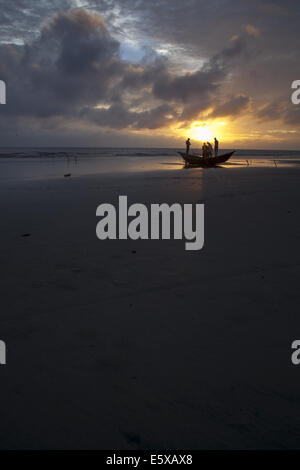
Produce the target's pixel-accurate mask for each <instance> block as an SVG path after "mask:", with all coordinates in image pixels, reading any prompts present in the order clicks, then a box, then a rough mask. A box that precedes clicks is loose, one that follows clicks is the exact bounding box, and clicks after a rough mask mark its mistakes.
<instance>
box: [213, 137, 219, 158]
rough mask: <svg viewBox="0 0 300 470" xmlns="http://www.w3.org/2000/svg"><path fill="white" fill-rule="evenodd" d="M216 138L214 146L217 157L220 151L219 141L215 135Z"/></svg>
mask: <svg viewBox="0 0 300 470" xmlns="http://www.w3.org/2000/svg"><path fill="white" fill-rule="evenodd" d="M214 140H215V146H214V147H215V157H217V156H218V151H219V141H218V139H217V138H216V137H215V139H214Z"/></svg>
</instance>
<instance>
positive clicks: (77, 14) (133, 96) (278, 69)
mask: <svg viewBox="0 0 300 470" xmlns="http://www.w3.org/2000/svg"><path fill="white" fill-rule="evenodd" d="M1 3H2V5H1ZM0 5H1V7H2V8H1V9H0V24H1V30H0V43H1V40H2V42H3V41H7V42H12V44H2V45H1V46H0V78H1V79H4V80H6V81H7V84H8V100H7V105H6V108H5V117H6V119H7V117H8V116H11V118H12V119H20V118H23V119H27V123H30V125H33V126H37V127H38V126H39V125H42V126H53V128H55V125H60V123H61V122H62V120H63V119H65V118H67V119H69V120H79V121H83V122H91V123H93V124H96V125H98V126H106V127H111V128H114V129H122V128H126V127H128V126H130V127H132V128H135V129H140V128H149V129H154V128H159V127H161V126H164V125H167V124H169V123H170V122H177V121H178V122H179V123H181V124H182V123H183V122H185V123H189V121H190V120H192V119H197V117H199V116H200V117H201V114H202V113H203V112H205V111H206V112H207V111H208V110H209V112H210V114H209V116H210V117H211V118H216V117H222V116H232V117H235V116H238V115H239V114H240V113H243V112H248V110H249V104H250V102H251V103H253V105H252V108H253V111H252V116H255V117H256V118H257V119H259V120H270V121H271V120H274V119H281V120H282V122H284V123H285V124H287V125H290V126H292V125H298V124H299V120H298V115H299V113H298V111H297V110H296V109H293V108H289V107H288V106H287V105H285V107H284V109H283V108H281V107H279V108H278V106H277V107H276V106H275V105H274V104H273V107H272V103H275V102H277V101H278V100H277V98H278V96H280V97H281V96H282V93H283V89H285V88H286V90H287V91H288V90H289V87H290V83H291V81H292V80H294V79H297V78H299V75H300V73H299V72H300V70H299V60H298V57H299V53H298V46H297V44H298V43H299V42H300V32H299V8H298V6H297V5H298V4H297V2H296V1H293V0H286V1H285V2H282V1H279V0H272V1H268V0H253V1H251V2H249V1H246V0H238V1H237V0H211V1H210V2H206V1H200V0H186V1H185V2H182V1H177V0H176V1H175V0H159V1H158V0H152V1H151V2H149V1H146V0H122V1H119V0H113V1H112V0H94V1H90V0H87V1H86V2H85V5H84V7H85V8H82V9H80V10H68V8H74V7H76V6H78V5H79V2H77V1H76V0H60V1H58V0H52V1H51V2H50V1H48V0H41V1H40V2H36V1H32V0H28V1H26V2H25V1H23V0H15V1H14V2H4V1H3V2H1V0H0ZM58 9H59V12H57V10H58ZM86 9H87V10H86ZM94 11H97V13H99V14H100V15H101V16H99V15H94ZM55 12H56V13H55ZM88 12H89V13H88ZM54 13H55V15H54V17H53V14H54ZM49 18H52V19H50V20H49ZM103 18H104V19H105V21H106V23H107V24H108V26H106V23H105V22H104V21H103ZM41 28H42V29H41ZM127 36H128V37H130V38H131V39H132V40H134V41H136V43H137V44H138V45H140V46H145V47H148V48H149V51H150V53H149V54H148V57H145V59H144V60H142V61H141V63H140V64H137V63H130V62H129V61H124V60H122V59H121V57H120V40H121V39H122V38H125V39H126V37H127ZM116 38H118V39H116ZM20 39H24V41H25V43H26V44H25V45H24V46H23V45H16V44H13V43H14V42H16V40H17V42H18V41H20ZM159 46H161V47H162V49H166V50H169V51H171V52H172V53H171V55H169V59H167V58H166V57H164V56H161V55H160V52H159ZM151 47H152V48H153V50H152V52H151ZM155 48H157V51H155ZM185 59H191V61H192V63H196V61H197V60H200V59H201V60H200V63H201V64H202V65H201V66H200V67H199V68H198V70H193V71H192V72H187V71H186V70H184V68H182V69H180V68H179V64H180V63H181V61H182V60H185ZM175 70H176V71H175ZM228 96H229V98H228ZM285 99H286V100H288V99H289V96H288V93H287V97H286V98H285ZM266 103H271V104H270V105H268V104H266ZM97 104H99V105H102V107H101V106H100V107H97V108H95V106H96V105H97ZM3 112H4V111H3V109H1V114H2V116H3V115H4V114H3ZM39 118H43V119H42V121H38V119H39ZM30 120H31V121H30ZM38 123H39V124H38ZM41 123H42V124H41ZM58 123H59V124H58ZM8 125H10V124H9V123H7V126H8Z"/></svg>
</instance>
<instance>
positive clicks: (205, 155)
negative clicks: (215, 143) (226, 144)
mask: <svg viewBox="0 0 300 470" xmlns="http://www.w3.org/2000/svg"><path fill="white" fill-rule="evenodd" d="M202 157H204V158H207V144H206V142H203V145H202Z"/></svg>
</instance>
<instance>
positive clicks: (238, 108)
mask: <svg viewBox="0 0 300 470" xmlns="http://www.w3.org/2000/svg"><path fill="white" fill-rule="evenodd" d="M250 102H251V99H250V97H249V96H245V95H238V96H232V97H230V98H229V99H228V100H227V101H225V102H223V103H221V104H219V105H217V106H216V107H215V109H214V110H213V112H212V113H210V114H209V116H208V117H209V118H217V117H226V116H231V118H233V117H235V116H237V115H238V114H240V113H241V112H242V111H245V110H246V109H247V108H248V106H249V104H250Z"/></svg>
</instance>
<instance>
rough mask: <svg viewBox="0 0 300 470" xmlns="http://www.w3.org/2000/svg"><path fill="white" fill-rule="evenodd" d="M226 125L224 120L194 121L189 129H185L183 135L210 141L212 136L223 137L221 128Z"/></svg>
mask: <svg viewBox="0 0 300 470" xmlns="http://www.w3.org/2000/svg"><path fill="white" fill-rule="evenodd" d="M226 125H227V122H226V121H215V122H213V123H210V122H199V121H195V122H193V124H192V125H191V126H190V128H189V129H185V135H187V136H189V137H190V138H191V139H194V140H198V141H202V142H206V141H209V142H211V141H212V140H213V139H214V137H217V138H218V139H220V138H221V139H222V138H223V136H224V130H223V129H224V127H225V126H226Z"/></svg>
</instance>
